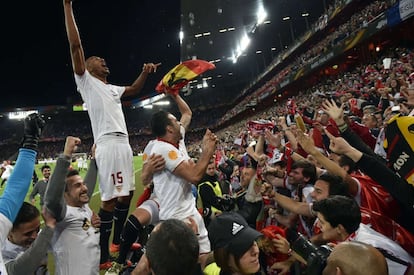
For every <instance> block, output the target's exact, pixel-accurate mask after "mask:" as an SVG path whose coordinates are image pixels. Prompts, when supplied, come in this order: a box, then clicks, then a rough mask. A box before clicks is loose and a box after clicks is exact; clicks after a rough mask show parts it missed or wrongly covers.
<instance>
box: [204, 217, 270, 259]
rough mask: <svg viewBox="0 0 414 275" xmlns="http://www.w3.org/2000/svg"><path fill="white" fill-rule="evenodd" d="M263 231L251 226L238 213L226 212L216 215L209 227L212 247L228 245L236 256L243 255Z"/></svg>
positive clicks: (229, 249)
mask: <svg viewBox="0 0 414 275" xmlns="http://www.w3.org/2000/svg"><path fill="white" fill-rule="evenodd" d="M260 236H262V233H260V232H259V231H257V230H255V229H253V228H251V227H250V226H249V225H248V224H247V222H246V220H245V219H244V218H243V217H242V216H241V215H240V214H237V213H234V212H226V213H223V214H221V215H219V216H217V217H215V218H214V219H213V220H212V221H211V223H210V225H209V227H208V238H209V239H210V243H211V248H212V249H213V250H214V249H216V248H223V247H227V249H228V251H229V252H230V253H232V254H233V255H234V256H236V257H239V256H241V255H243V254H244V253H245V252H246V251H247V250H248V249H249V248H250V247H251V246H252V245H253V242H254V241H255V240H256V239H257V238H258V237H260Z"/></svg>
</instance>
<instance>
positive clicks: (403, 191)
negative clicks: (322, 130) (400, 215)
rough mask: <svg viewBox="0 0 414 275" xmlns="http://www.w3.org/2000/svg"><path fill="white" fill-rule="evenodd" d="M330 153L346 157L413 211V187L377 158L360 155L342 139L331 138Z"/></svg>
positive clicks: (360, 153)
mask: <svg viewBox="0 0 414 275" xmlns="http://www.w3.org/2000/svg"><path fill="white" fill-rule="evenodd" d="M329 148H330V149H331V150H332V151H334V152H338V153H341V154H344V155H347V156H348V157H349V158H351V159H352V160H353V161H354V162H356V163H357V165H358V167H359V168H360V169H361V170H362V172H364V173H365V174H367V175H368V176H369V177H371V178H372V179H373V180H374V181H376V182H378V183H379V184H380V185H382V186H383V187H384V188H385V189H386V190H387V191H388V192H389V193H390V194H391V195H392V196H393V197H394V198H395V199H396V200H397V201H399V202H400V203H401V205H404V207H405V208H406V209H408V210H409V211H410V212H411V213H413V212H414V211H413V209H414V199H413V198H414V187H413V186H412V185H411V184H409V183H408V182H407V181H405V180H404V179H403V178H400V177H399V176H398V175H397V174H396V173H395V172H393V171H392V170H391V169H389V168H388V167H387V166H386V165H385V164H384V163H383V162H381V161H379V160H378V159H377V158H375V157H373V156H371V155H368V154H366V153H362V152H361V151H359V150H357V149H356V148H354V147H352V146H351V145H349V143H348V142H346V141H345V139H343V138H333V139H332V140H331V145H330V147H329Z"/></svg>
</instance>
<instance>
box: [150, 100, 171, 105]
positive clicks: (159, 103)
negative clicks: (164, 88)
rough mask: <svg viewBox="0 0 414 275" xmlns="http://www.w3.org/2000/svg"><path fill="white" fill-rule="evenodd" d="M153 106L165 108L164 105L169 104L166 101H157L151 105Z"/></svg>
mask: <svg viewBox="0 0 414 275" xmlns="http://www.w3.org/2000/svg"><path fill="white" fill-rule="evenodd" d="M152 104H153V105H159V106H165V105H170V102H169V101H167V100H163V101H157V102H154V103H152Z"/></svg>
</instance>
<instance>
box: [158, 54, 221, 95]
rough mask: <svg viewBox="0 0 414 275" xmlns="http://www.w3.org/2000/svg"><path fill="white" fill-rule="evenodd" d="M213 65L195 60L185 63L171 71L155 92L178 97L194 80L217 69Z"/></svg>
mask: <svg viewBox="0 0 414 275" xmlns="http://www.w3.org/2000/svg"><path fill="white" fill-rule="evenodd" d="M215 68H216V66H215V65H214V64H213V63H210V62H207V61H205V60H200V59H194V60H188V61H184V62H182V63H180V64H178V65H177V66H175V67H174V68H173V69H171V70H170V71H169V72H168V73H167V74H166V75H165V76H164V77H163V78H162V79H161V81H160V82H159V83H158V85H157V86H156V87H155V90H156V91H157V92H160V93H164V92H165V93H170V94H174V95H177V94H178V93H179V91H180V89H181V88H182V87H184V86H185V85H187V83H188V82H190V81H191V80H192V79H194V78H196V77H197V76H199V75H200V74H202V73H204V72H205V71H207V70H212V69H215Z"/></svg>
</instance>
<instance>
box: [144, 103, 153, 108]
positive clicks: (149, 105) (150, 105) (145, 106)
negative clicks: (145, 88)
mask: <svg viewBox="0 0 414 275" xmlns="http://www.w3.org/2000/svg"><path fill="white" fill-rule="evenodd" d="M144 109H152V104H148V105H144Z"/></svg>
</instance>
